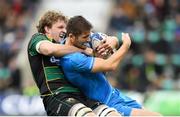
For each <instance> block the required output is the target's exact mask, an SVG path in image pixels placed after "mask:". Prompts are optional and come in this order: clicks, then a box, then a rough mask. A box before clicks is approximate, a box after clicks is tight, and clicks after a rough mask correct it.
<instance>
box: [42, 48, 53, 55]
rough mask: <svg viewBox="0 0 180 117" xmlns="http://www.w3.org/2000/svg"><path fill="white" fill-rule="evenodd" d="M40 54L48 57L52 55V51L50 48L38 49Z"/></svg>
mask: <svg viewBox="0 0 180 117" xmlns="http://www.w3.org/2000/svg"><path fill="white" fill-rule="evenodd" d="M40 53H41V54H43V55H45V56H50V55H52V54H53V50H52V49H51V48H42V49H40Z"/></svg>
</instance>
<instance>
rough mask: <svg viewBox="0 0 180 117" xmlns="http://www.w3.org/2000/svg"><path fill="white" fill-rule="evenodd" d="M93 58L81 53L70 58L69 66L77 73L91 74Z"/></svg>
mask: <svg viewBox="0 0 180 117" xmlns="http://www.w3.org/2000/svg"><path fill="white" fill-rule="evenodd" d="M93 63H94V58H93V57H91V56H87V55H84V54H82V53H77V54H74V55H73V57H72V58H71V64H72V67H73V69H74V70H76V71H78V72H91V69H92V67H93Z"/></svg>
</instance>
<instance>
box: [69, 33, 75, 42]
mask: <svg viewBox="0 0 180 117" xmlns="http://www.w3.org/2000/svg"><path fill="white" fill-rule="evenodd" d="M68 37H69V39H70V40H71V41H72V42H74V41H75V36H74V35H73V34H72V33H70V34H69V35H68Z"/></svg>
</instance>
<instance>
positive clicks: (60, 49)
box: [50, 44, 83, 57]
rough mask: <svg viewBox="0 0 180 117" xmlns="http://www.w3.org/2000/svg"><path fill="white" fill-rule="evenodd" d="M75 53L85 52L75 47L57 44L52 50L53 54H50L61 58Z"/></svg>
mask: <svg viewBox="0 0 180 117" xmlns="http://www.w3.org/2000/svg"><path fill="white" fill-rule="evenodd" d="M73 52H83V50H82V49H79V48H77V47H74V46H68V45H60V44H57V45H55V46H54V48H53V49H52V53H50V55H53V56H57V57H60V56H64V55H66V54H70V53H73Z"/></svg>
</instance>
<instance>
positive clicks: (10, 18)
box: [0, 0, 39, 93]
mask: <svg viewBox="0 0 180 117" xmlns="http://www.w3.org/2000/svg"><path fill="white" fill-rule="evenodd" d="M38 2H39V0H0V93H6V92H8V91H10V92H14V91H15V92H17V93H21V91H22V88H21V80H22V77H21V72H20V70H19V68H18V67H17V64H16V58H17V55H18V53H19V51H20V49H21V48H22V44H23V41H24V39H25V36H26V34H27V31H28V29H29V27H30V25H31V24H30V23H29V22H30V20H32V19H33V17H34V15H35V14H34V12H35V11H36V8H37V5H38Z"/></svg>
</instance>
